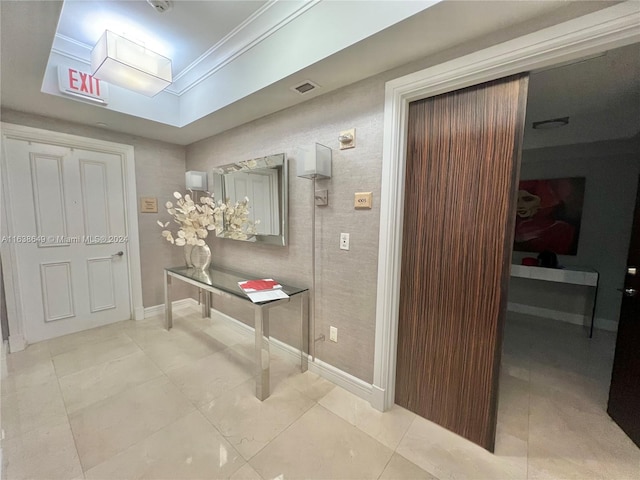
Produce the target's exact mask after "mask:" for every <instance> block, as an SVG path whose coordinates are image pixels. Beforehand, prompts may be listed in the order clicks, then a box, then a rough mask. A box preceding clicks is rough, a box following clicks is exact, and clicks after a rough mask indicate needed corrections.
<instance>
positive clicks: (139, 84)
mask: <svg viewBox="0 0 640 480" xmlns="http://www.w3.org/2000/svg"><path fill="white" fill-rule="evenodd" d="M91 71H92V75H93V76H94V77H96V78H99V79H100V80H104V81H105V82H108V83H111V84H113V85H118V86H120V87H123V88H126V89H128V90H132V91H134V92H138V93H141V94H143V95H146V96H148V97H153V96H154V95H156V94H158V93H160V92H161V91H162V90H164V89H165V88H167V87H168V86H169V85H171V81H172V77H171V60H170V59H168V58H166V57H163V56H162V55H160V54H157V53H155V52H152V51H151V50H149V49H148V48H146V47H144V46H142V45H138V44H137V43H135V42H132V41H131V40H127V39H126V38H124V37H121V36H120V35H116V34H115V33H113V32H110V31H109V30H107V31H105V32H104V34H103V35H102V37H100V40H98V43H96V45H95V47H93V50H91Z"/></svg>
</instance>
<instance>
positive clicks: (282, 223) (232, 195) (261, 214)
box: [212, 153, 289, 246]
mask: <svg viewBox="0 0 640 480" xmlns="http://www.w3.org/2000/svg"><path fill="white" fill-rule="evenodd" d="M288 188H289V171H288V166H287V156H286V154H284V153H278V154H275V155H269V156H267V157H261V158H254V159H252V160H243V161H241V162H237V163H230V164H228V165H222V166H219V167H216V168H214V169H213V190H212V193H213V195H214V197H215V198H216V199H222V200H226V199H229V200H230V201H231V202H234V203H235V202H241V201H243V200H244V198H245V197H247V198H249V208H250V215H249V220H251V221H252V222H255V221H256V220H259V221H260V223H258V224H257V225H256V232H257V234H256V235H255V236H253V237H251V238H249V239H248V241H254V242H261V243H267V244H270V245H280V246H285V245H287V236H288V230H289V224H288V205H289V195H288ZM218 237H222V238H228V237H226V236H225V233H224V232H222V233H220V234H219V235H218ZM245 241H247V240H245Z"/></svg>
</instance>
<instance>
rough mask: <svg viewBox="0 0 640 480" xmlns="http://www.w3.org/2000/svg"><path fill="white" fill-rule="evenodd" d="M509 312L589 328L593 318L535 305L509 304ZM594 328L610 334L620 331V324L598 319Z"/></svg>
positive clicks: (595, 320)
mask: <svg viewBox="0 0 640 480" xmlns="http://www.w3.org/2000/svg"><path fill="white" fill-rule="evenodd" d="M507 310H508V311H510V312H515V313H524V314H525V315H532V316H534V317H541V318H547V319H549V320H557V321H559V322H565V323H571V324H573V325H580V326H587V327H588V325H589V323H590V322H591V317H590V316H588V315H582V314H580V313H571V312H563V311H562V310H554V309H551V308H543V307H536V306H535V305H527V304H525V303H515V302H508V303H507ZM593 326H594V328H597V329H600V330H607V331H609V332H617V331H618V322H615V321H613V320H609V319H608V318H603V317H596V318H595V319H594V322H593Z"/></svg>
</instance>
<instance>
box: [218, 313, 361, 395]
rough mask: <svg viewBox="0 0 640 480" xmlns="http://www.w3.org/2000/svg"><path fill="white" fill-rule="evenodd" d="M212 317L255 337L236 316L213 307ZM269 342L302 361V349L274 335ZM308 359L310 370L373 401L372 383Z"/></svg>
mask: <svg viewBox="0 0 640 480" xmlns="http://www.w3.org/2000/svg"><path fill="white" fill-rule="evenodd" d="M211 317H212V318H214V317H216V318H218V319H220V321H222V322H224V323H225V324H226V325H228V326H229V327H231V328H233V329H234V330H236V331H238V332H239V333H241V334H242V335H246V336H247V337H249V336H251V337H253V334H254V333H253V332H254V331H255V330H254V328H253V327H251V326H250V325H247V324H246V323H242V322H240V321H239V320H236V319H235V318H233V317H230V316H229V315H227V314H225V313H222V312H220V311H218V310H216V309H214V308H212V309H211ZM269 344H270V346H271V348H273V349H274V350H277V351H279V352H280V353H281V354H283V355H286V356H288V357H289V358H290V359H291V360H292V361H293V362H295V363H299V362H300V349H298V348H295V347H292V346H291V345H289V344H287V343H284V342H282V341H280V340H278V339H277V338H273V337H271V338H270V339H269ZM308 360H309V371H310V372H312V373H315V374H316V375H319V376H321V377H322V378H325V379H326V380H329V381H330V382H332V383H335V384H336V385H338V386H339V387H342V388H344V389H345V390H347V391H348V392H351V393H353V394H354V395H357V396H358V397H360V398H362V399H364V400H367V401H371V396H372V386H371V384H370V383H367V382H365V381H364V380H361V379H359V378H357V377H354V376H353V375H351V374H350V373H347V372H345V371H343V370H340V369H339V368H337V367H334V366H333V365H331V364H329V363H326V362H323V361H322V360H318V359H317V358H316V359H312V358H311V356H310V355H308Z"/></svg>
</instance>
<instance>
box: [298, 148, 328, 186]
mask: <svg viewBox="0 0 640 480" xmlns="http://www.w3.org/2000/svg"><path fill="white" fill-rule="evenodd" d="M297 157H298V158H297V161H296V166H297V168H298V176H299V177H303V178H313V179H316V178H331V149H330V148H329V147H325V146H324V145H321V144H319V143H315V144H313V145H312V146H311V148H308V149H300V153H299V154H298V156H297Z"/></svg>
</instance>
